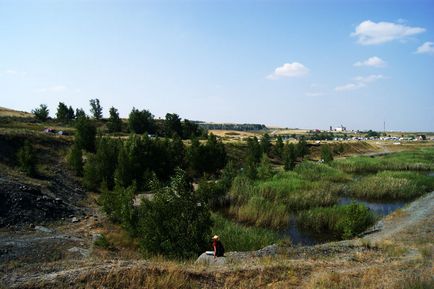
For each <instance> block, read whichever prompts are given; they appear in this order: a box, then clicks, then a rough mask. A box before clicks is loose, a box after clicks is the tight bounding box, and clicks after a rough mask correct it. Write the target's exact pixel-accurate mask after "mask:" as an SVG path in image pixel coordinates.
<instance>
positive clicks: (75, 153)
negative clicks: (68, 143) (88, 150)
mask: <svg viewBox="0 0 434 289" xmlns="http://www.w3.org/2000/svg"><path fill="white" fill-rule="evenodd" d="M67 162H68V165H69V167H70V168H71V169H72V170H73V171H74V173H75V174H76V175H77V176H82V175H83V155H82V152H81V149H80V148H79V147H78V145H77V144H75V143H74V144H73V145H72V147H71V149H70V151H69V154H68V157H67Z"/></svg>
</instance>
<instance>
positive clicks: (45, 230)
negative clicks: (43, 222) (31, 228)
mask: <svg viewBox="0 0 434 289" xmlns="http://www.w3.org/2000/svg"><path fill="white" fill-rule="evenodd" d="M35 230H36V231H40V232H43V233H53V232H54V230H52V229H49V228H47V227H43V226H36V227H35Z"/></svg>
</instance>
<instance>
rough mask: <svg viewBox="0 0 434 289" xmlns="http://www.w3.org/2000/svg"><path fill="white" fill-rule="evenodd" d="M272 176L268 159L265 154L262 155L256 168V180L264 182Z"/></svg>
mask: <svg viewBox="0 0 434 289" xmlns="http://www.w3.org/2000/svg"><path fill="white" fill-rule="evenodd" d="M272 176H273V169H272V168H271V163H270V159H269V158H268V156H267V154H266V153H263V154H262V157H261V162H260V164H259V167H258V178H259V179H261V180H266V179H268V178H271V177H272Z"/></svg>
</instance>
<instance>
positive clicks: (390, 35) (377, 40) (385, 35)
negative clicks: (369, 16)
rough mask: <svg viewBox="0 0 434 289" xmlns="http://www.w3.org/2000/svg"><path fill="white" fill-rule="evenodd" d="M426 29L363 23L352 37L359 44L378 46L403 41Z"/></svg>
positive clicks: (367, 21) (391, 24)
mask: <svg viewBox="0 0 434 289" xmlns="http://www.w3.org/2000/svg"><path fill="white" fill-rule="evenodd" d="M425 30H426V29H425V28H422V27H411V26H407V25H403V24H396V23H392V22H378V23H375V22H372V21H370V20H366V21H363V22H362V23H360V24H359V25H357V27H356V31H355V32H353V33H351V36H353V37H357V38H358V39H357V42H358V43H359V44H362V45H376V44H382V43H386V42H390V41H393V40H399V39H401V40H403V39H405V38H407V37H409V36H412V35H416V34H419V33H422V32H425Z"/></svg>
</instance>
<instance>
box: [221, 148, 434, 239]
mask: <svg viewBox="0 0 434 289" xmlns="http://www.w3.org/2000/svg"><path fill="white" fill-rule="evenodd" d="M430 170H434V148H433V147H422V148H419V149H416V150H413V151H403V152H398V153H393V154H388V155H384V156H377V157H366V156H359V157H351V158H348V159H340V160H337V161H334V162H333V163H332V165H331V166H329V165H326V164H323V163H318V162H311V161H304V162H302V163H300V164H298V165H297V166H296V167H295V169H294V170H293V171H289V172H284V171H280V172H277V173H276V174H275V175H274V176H273V177H271V178H269V179H266V180H255V181H252V180H250V179H248V178H247V177H244V176H238V177H237V178H236V179H235V180H234V182H233V184H232V187H231V190H230V192H229V195H230V197H231V200H232V204H231V207H230V208H229V213H230V215H231V216H232V217H233V218H235V219H236V220H237V221H239V222H245V223H248V224H251V225H255V226H258V227H267V228H273V229H279V228H284V227H287V226H288V225H289V220H290V215H291V213H293V212H300V211H305V210H310V209H314V210H317V209H316V208H324V207H328V208H326V209H324V211H318V212H321V214H322V215H323V216H324V215H328V216H330V218H338V219H339V218H344V214H341V213H338V212H341V211H339V210H340V209H333V210H332V209H331V206H333V205H335V204H336V203H337V201H338V199H339V197H341V196H349V197H354V198H360V199H367V200H376V201H392V200H410V199H414V198H416V197H418V196H420V195H422V194H424V193H426V192H429V191H432V190H434V177H432V176H428V175H427V171H430ZM318 210H322V209H318ZM327 210H332V211H330V212H329V211H327ZM318 214H319V213H318ZM303 216H304V218H303V219H304V220H306V219H307V217H306V215H303ZM344 219H345V218H344ZM312 220H313V219H312ZM335 221H336V220H335ZM327 228H329V229H330V228H332V226H328V227H327ZM334 230H335V229H333V228H332V229H331V231H334Z"/></svg>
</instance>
